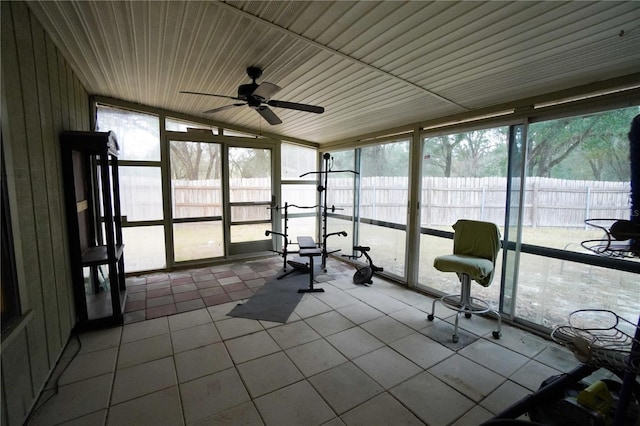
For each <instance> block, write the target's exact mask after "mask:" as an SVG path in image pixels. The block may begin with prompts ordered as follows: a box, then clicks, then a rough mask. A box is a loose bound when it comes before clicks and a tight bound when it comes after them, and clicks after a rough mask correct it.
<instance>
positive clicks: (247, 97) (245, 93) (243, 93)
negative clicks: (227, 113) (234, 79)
mask: <svg viewBox="0 0 640 426" xmlns="http://www.w3.org/2000/svg"><path fill="white" fill-rule="evenodd" d="M258 86H259V84H256V83H249V84H241V85H240V86H238V98H239V99H242V100H243V101H247V103H248V104H249V106H252V107H257V106H260V104H261V101H262V100H261V99H259V98H257V97H256V96H253V92H254V91H255V90H256V89H257V88H258Z"/></svg>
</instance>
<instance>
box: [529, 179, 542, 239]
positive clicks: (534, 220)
mask: <svg viewBox="0 0 640 426" xmlns="http://www.w3.org/2000/svg"><path fill="white" fill-rule="evenodd" d="M539 189H540V181H539V180H537V179H536V180H535V181H534V182H533V196H532V197H531V198H532V200H531V227H532V228H537V227H538V226H537V224H538V190H539Z"/></svg>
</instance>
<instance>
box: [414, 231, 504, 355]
mask: <svg viewBox="0 0 640 426" xmlns="http://www.w3.org/2000/svg"><path fill="white" fill-rule="evenodd" d="M453 229H454V231H455V233H454V236H453V254H448V255H445V256H439V257H436V258H435V260H434V261H433V266H434V267H435V268H436V269H437V270H439V271H442V272H455V273H456V274H458V278H460V283H461V288H460V294H447V295H445V296H442V297H441V298H440V299H436V300H434V301H433V305H432V306H431V314H430V315H429V316H428V317H427V318H428V319H429V321H433V319H434V313H435V309H436V303H437V302H441V303H442V304H444V305H445V306H446V307H448V308H451V309H454V310H456V311H458V313H457V314H456V322H455V328H454V331H453V342H454V343H457V342H458V319H459V318H460V315H462V314H464V315H465V317H467V318H471V315H472V314H483V313H487V312H490V313H492V314H493V315H494V316H496V317H497V318H498V329H497V330H496V331H494V332H493V337H494V338H496V339H499V338H500V336H501V327H502V318H501V317H500V314H499V313H498V312H497V311H496V310H494V309H491V307H490V306H489V304H488V303H487V302H485V301H484V300H481V299H478V298H476V297H471V281H475V282H477V283H478V284H480V285H482V286H484V287H488V286H489V285H491V281H492V280H493V275H494V268H495V264H496V258H497V257H498V252H499V251H500V230H499V229H498V227H497V226H496V225H495V224H494V223H491V222H480V221H476V220H458V221H457V222H456V223H455V224H454V225H453Z"/></svg>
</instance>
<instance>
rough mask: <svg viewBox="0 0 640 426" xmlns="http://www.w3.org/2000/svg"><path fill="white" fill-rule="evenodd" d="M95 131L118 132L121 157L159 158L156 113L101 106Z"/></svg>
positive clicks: (136, 159)
mask: <svg viewBox="0 0 640 426" xmlns="http://www.w3.org/2000/svg"><path fill="white" fill-rule="evenodd" d="M96 130H97V131H99V132H107V131H110V130H111V131H113V132H115V134H116V138H117V139H118V144H119V145H120V156H119V157H118V158H119V159H120V160H133V161H160V122H159V120H158V117H157V116H155V115H151V114H144V113H141V112H135V111H128V110H123V109H117V108H111V107H108V106H103V105H98V106H97V120H96Z"/></svg>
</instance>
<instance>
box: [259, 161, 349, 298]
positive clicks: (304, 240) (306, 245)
mask: <svg viewBox="0 0 640 426" xmlns="http://www.w3.org/2000/svg"><path fill="white" fill-rule="evenodd" d="M323 159H324V170H322V171H318V172H307V173H304V174H302V175H300V177H304V176H307V175H310V174H317V175H319V177H320V179H319V180H321V179H322V177H323V176H324V185H323V184H319V185H318V186H317V190H318V192H319V193H320V199H321V203H320V204H318V205H315V206H298V205H295V204H289V203H285V205H284V207H282V208H281V207H279V206H275V207H269V209H272V210H276V211H277V210H280V209H282V211H283V212H284V214H283V218H284V230H283V231H284V232H277V231H269V230H267V231H265V235H266V236H269V235H271V234H273V235H276V236H279V237H282V239H283V246H282V250H281V251H278V250H274V251H275V252H276V253H278V254H280V255H281V256H282V257H283V272H284V274H282V275H280V276H279V277H278V279H281V278H283V277H285V276H287V275H289V274H290V273H292V272H294V271H295V270H301V271H303V272H309V274H310V278H309V288H308V289H301V290H299V291H301V292H302V291H304V292H320V291H323V290H322V289H319V288H314V287H313V282H314V278H313V275H314V271H313V264H314V257H315V256H318V255H319V256H321V258H322V262H321V268H322V270H323V271H324V272H327V257H328V256H329V255H330V254H333V253H336V252H338V251H340V249H337V250H332V251H329V250H328V249H327V240H328V239H329V237H332V236H336V235H337V236H343V237H346V236H347V233H346V232H345V231H338V232H328V229H327V216H328V212H329V211H331V212H332V213H333V212H335V211H336V210H339V209H337V208H336V207H335V206H331V207H329V206H328V203H327V184H328V176H329V174H330V173H354V174H358V172H356V171H354V170H330V167H329V161H330V159H331V155H330V154H329V153H325V154H324V155H323ZM289 207H295V208H300V209H316V208H318V207H319V208H320V209H321V217H322V243H321V244H320V246H319V247H318V245H317V244H316V243H315V241H314V240H313V238H312V237H308V236H304V237H303V236H299V237H298V242H297V245H298V250H295V251H292V250H290V249H289V245H290V244H295V243H293V242H292V241H290V239H289V224H288V220H289ZM289 254H298V255H299V256H300V258H294V259H291V260H287V256H288V255H289ZM302 257H306V258H308V259H309V261H308V263H307V262H305V261H304V260H303V259H302ZM287 265H289V266H291V267H292V268H293V269H292V270H291V271H287Z"/></svg>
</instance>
